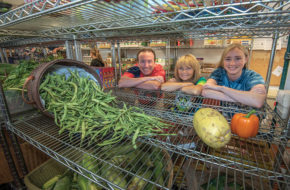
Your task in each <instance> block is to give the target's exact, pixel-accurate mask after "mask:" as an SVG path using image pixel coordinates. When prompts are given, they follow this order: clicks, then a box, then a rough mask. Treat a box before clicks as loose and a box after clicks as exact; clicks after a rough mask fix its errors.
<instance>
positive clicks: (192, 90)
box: [181, 84, 202, 95]
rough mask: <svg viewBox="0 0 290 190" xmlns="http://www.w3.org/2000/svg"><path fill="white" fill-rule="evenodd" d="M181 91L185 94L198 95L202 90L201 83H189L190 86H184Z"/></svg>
mask: <svg viewBox="0 0 290 190" xmlns="http://www.w3.org/2000/svg"><path fill="white" fill-rule="evenodd" d="M181 91H182V92H184V93H186V94H191V95H200V94H201V91H202V85H199V84H198V85H193V84H192V85H191V86H185V87H182V88H181Z"/></svg>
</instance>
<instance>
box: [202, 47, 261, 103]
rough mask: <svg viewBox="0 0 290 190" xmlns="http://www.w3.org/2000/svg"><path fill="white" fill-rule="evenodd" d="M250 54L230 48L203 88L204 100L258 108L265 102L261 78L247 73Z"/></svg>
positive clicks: (253, 73)
mask: <svg viewBox="0 0 290 190" xmlns="http://www.w3.org/2000/svg"><path fill="white" fill-rule="evenodd" d="M248 59H249V51H248V50H247V49H246V48H245V47H243V46H242V45H241V44H231V45H230V46H228V47H227V48H226V49H225V50H224V52H223V54H222V57H221V60H220V63H219V67H218V68H217V69H216V70H215V71H213V73H212V74H211V76H210V77H209V79H208V80H207V82H206V84H205V85H204V86H203V91H202V95H203V96H205V97H207V98H214V99H218V100H224V101H231V102H240V103H242V104H245V105H249V106H253V107H257V108H260V107H262V106H263V104H264V102H265V99H266V88H265V81H264V79H263V77H262V76H261V75H260V74H258V73H256V72H255V71H252V70H248V69H247V63H248Z"/></svg>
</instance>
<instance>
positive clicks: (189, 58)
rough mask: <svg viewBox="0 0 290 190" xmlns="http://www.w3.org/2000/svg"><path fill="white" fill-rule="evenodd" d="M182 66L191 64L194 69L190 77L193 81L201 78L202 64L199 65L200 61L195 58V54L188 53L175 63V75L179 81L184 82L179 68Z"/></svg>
mask: <svg viewBox="0 0 290 190" xmlns="http://www.w3.org/2000/svg"><path fill="white" fill-rule="evenodd" d="M181 66H189V67H191V68H192V69H193V76H192V78H191V79H190V80H191V81H192V82H193V83H196V82H197V81H198V80H199V78H200V65H199V62H198V61H197V59H196V58H195V56H194V55H192V54H187V55H184V56H181V57H180V58H179V59H178V60H177V63H176V65H175V69H174V77H175V79H176V81H177V82H182V79H181V78H180V77H179V75H178V69H179V68H180V67H181Z"/></svg>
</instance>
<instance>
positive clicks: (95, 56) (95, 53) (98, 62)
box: [90, 48, 105, 67]
mask: <svg viewBox="0 0 290 190" xmlns="http://www.w3.org/2000/svg"><path fill="white" fill-rule="evenodd" d="M90 55H91V58H92V61H91V66H95V67H104V66H105V64H104V61H103V59H102V56H101V54H100V52H99V50H98V49H97V48H92V49H91V52H90Z"/></svg>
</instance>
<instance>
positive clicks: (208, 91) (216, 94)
mask: <svg viewBox="0 0 290 190" xmlns="http://www.w3.org/2000/svg"><path fill="white" fill-rule="evenodd" d="M215 87H216V88H215ZM217 87H218V85H217V83H216V81H215V80H214V79H208V80H207V81H206V83H205V84H204V85H203V89H202V93H201V95H202V96H204V97H206V98H212V99H217V100H222V101H229V102H236V101H235V100H233V99H232V98H230V97H229V96H227V95H225V94H224V93H223V92H220V91H218V90H217Z"/></svg>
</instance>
